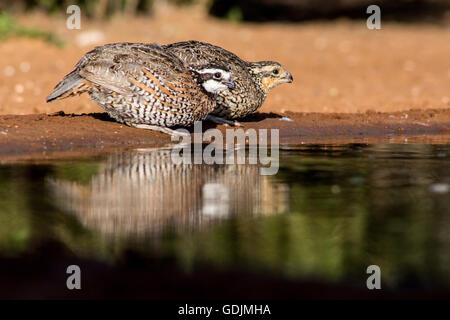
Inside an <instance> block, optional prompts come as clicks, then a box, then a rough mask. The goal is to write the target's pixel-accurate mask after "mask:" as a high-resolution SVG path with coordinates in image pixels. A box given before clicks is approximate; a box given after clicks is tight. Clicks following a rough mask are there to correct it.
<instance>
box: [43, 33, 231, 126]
mask: <svg viewBox="0 0 450 320" xmlns="http://www.w3.org/2000/svg"><path fill="white" fill-rule="evenodd" d="M234 86H235V83H234V81H233V79H232V77H231V72H230V70H229V69H228V68H227V67H226V66H225V65H223V64H218V63H208V62H205V63H204V64H203V65H200V64H196V65H195V66H193V67H192V68H190V67H186V66H185V64H184V63H183V62H182V61H181V60H180V59H179V58H177V57H176V56H175V55H173V54H171V53H168V52H166V51H165V50H164V49H163V48H162V47H160V46H159V45H157V44H143V43H125V42H124V43H112V44H107V45H104V46H100V47H96V48H95V49H94V50H92V51H90V52H88V53H87V54H85V55H84V56H83V57H82V58H81V60H80V61H79V62H78V63H77V65H76V66H75V69H74V70H73V71H72V72H70V73H69V74H68V75H66V76H65V77H64V78H63V79H62V80H61V81H60V82H59V83H58V84H57V86H56V87H55V89H54V91H53V92H52V93H51V94H50V95H49V96H48V97H47V102H50V101H53V100H56V99H62V98H66V97H69V96H73V95H77V94H81V93H83V92H87V93H89V95H90V97H91V99H92V100H93V101H95V102H96V103H97V104H98V105H99V106H100V107H102V108H103V109H105V110H106V112H107V113H108V114H109V115H110V116H111V117H112V118H114V119H115V120H117V121H118V122H121V123H125V124H127V125H129V126H133V127H137V128H143V129H151V130H157V131H161V132H165V133H169V134H178V133H177V132H176V131H175V130H172V129H170V127H173V126H189V125H191V124H193V123H194V122H195V121H198V120H203V119H204V118H205V117H206V116H207V114H208V113H210V112H211V111H212V110H214V107H215V104H216V102H215V95H217V94H218V93H219V92H220V91H223V90H228V89H230V90H231V89H233V88H234Z"/></svg>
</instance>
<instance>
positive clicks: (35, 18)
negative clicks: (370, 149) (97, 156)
mask: <svg viewBox="0 0 450 320" xmlns="http://www.w3.org/2000/svg"><path fill="white" fill-rule="evenodd" d="M71 4H76V5H78V6H79V7H80V8H81V28H80V29H79V30H77V29H74V30H71V29H68V28H67V27H66V20H67V19H68V17H69V16H70V15H69V14H67V13H66V9H67V7H68V6H69V5H71ZM371 4H377V5H379V6H380V8H381V30H369V29H368V28H367V26H366V20H367V18H368V17H369V16H370V14H367V13H366V9H367V7H368V6H369V5H371ZM449 27H450V1H448V0H398V1H387V0H380V1H373V0H338V1H331V0H321V1H317V0H315V1H314V0H260V1H256V0H244V1H237V0H231V1H230V0H165V1H163V0H97V1H87V0H77V1H76V0H71V1H69V0H18V1H17V0H14V1H13V0H2V1H0V55H1V57H2V59H0V114H29V113H41V112H55V111H58V110H64V111H65V112H76V113H81V112H99V111H101V110H100V109H99V107H97V106H96V105H95V104H94V103H93V102H91V101H90V100H89V98H88V97H87V96H85V97H81V98H76V99H67V100H62V101H57V102H54V103H52V104H47V103H45V97H46V96H47V95H48V94H49V93H50V92H51V90H52V88H53V87H54V86H55V85H56V83H57V82H58V81H59V80H60V79H61V78H62V77H63V76H64V75H65V74H67V73H68V72H70V71H71V70H72V68H73V66H74V65H75V64H76V62H77V61H78V60H79V59H80V58H81V56H82V55H83V54H84V53H85V52H87V51H89V50H91V49H92V48H93V47H95V46H97V45H102V44H104V43H108V42H118V41H129V42H158V43H160V44H165V43H171V42H176V41H184V40H189V39H195V40H201V41H206V42H210V43H213V44H216V45H219V46H222V47H224V48H226V49H228V50H230V51H232V52H234V53H236V54H237V55H238V56H240V57H241V58H243V59H245V60H276V61H278V62H280V63H281V64H283V65H284V66H285V67H286V68H287V69H288V70H289V71H290V72H291V73H292V74H293V76H294V83H292V84H290V85H283V86H280V87H278V88H276V89H274V90H273V92H271V94H270V95H269V97H268V99H267V101H266V103H265V104H264V106H263V108H262V111H265V112H270V111H278V112H280V111H283V110H286V111H288V110H289V111H298V112H365V111H368V110H371V111H373V110H375V111H399V110H408V109H411V108H421V109H430V108H432V109H435V108H449V106H450V92H449V87H448V83H449V80H450V59H448V57H449V56H450V41H449V39H450V28H449Z"/></svg>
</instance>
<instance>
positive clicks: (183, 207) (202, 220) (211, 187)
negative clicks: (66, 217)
mask: <svg viewBox="0 0 450 320" xmlns="http://www.w3.org/2000/svg"><path fill="white" fill-rule="evenodd" d="M260 167H261V166H260V165H249V164H234V165H232V164H217V165H214V166H211V165H208V164H205V163H202V164H177V163H175V162H173V161H172V152H171V150H156V151H148V150H145V149H141V150H139V151H136V150H133V151H125V152H124V151H118V152H113V153H110V154H109V155H108V156H107V158H106V159H105V162H103V163H102V164H101V165H100V166H99V168H98V171H97V172H95V173H93V174H92V176H91V178H90V180H89V181H84V183H80V182H79V181H69V180H66V179H64V177H59V178H58V177H56V176H55V177H49V178H48V179H46V184H47V187H48V188H49V192H50V194H51V196H52V198H53V199H54V200H55V205H56V206H58V207H59V208H60V209H61V210H63V211H64V212H68V213H71V214H74V215H75V216H77V217H78V219H79V220H80V222H81V223H82V224H83V225H84V226H86V227H87V228H89V229H93V230H97V231H100V232H101V233H103V234H107V235H108V236H112V237H120V236H126V235H129V234H134V235H141V236H145V235H147V236H148V235H149V234H153V235H157V234H161V233H162V232H164V231H165V230H167V228H168V227H170V228H171V230H173V229H178V230H191V231H192V230H197V229H202V228H204V227H206V226H208V225H210V224H211V223H213V222H219V221H223V219H224V218H227V217H236V216H249V215H250V216H260V215H267V214H278V213H282V212H283V211H285V210H286V208H287V207H286V204H287V190H286V189H285V186H284V185H283V184H279V183H276V182H273V181H272V180H271V179H269V178H268V177H267V176H263V175H261V174H260ZM232 172H233V173H235V174H232ZM267 195H271V196H270V197H267Z"/></svg>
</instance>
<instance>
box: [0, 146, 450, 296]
mask: <svg viewBox="0 0 450 320" xmlns="http://www.w3.org/2000/svg"><path fill="white" fill-rule="evenodd" d="M289 148H290V149H291V150H290V151H289V152H281V153H280V170H279V171H278V173H277V174H276V176H271V177H267V176H260V175H259V167H258V166H254V165H215V166H210V165H191V166H178V165H174V164H173V163H172V162H171V161H170V158H169V151H163V150H160V151H151V152H150V151H148V152H138V151H128V152H119V153H114V154H110V155H108V156H107V157H102V158H94V159H78V160H73V161H61V162H58V161H55V162H54V163H51V164H41V165H33V164H26V165H20V164H13V165H5V166H0V256H5V255H9V254H12V255H20V254H22V253H26V252H29V251H30V250H31V251H32V250H33V248H34V246H35V244H38V243H41V242H44V241H45V240H47V239H52V240H55V241H58V242H60V243H62V244H63V245H64V247H67V248H69V250H70V252H72V253H74V254H75V255H77V256H79V257H91V258H93V259H95V260H99V261H108V262H111V263H115V262H116V261H119V260H121V259H124V260H125V261H126V258H123V256H124V255H125V254H126V253H127V252H129V251H132V252H133V253H135V254H137V255H139V256H142V257H145V258H147V257H148V258H151V259H157V258H161V257H163V258H166V257H168V258H171V259H173V260H174V261H175V263H176V264H177V266H181V268H182V270H183V272H189V271H190V270H194V269H195V268H196V267H197V266H199V265H200V266H201V265H202V264H206V265H207V266H208V267H209V268H211V270H212V269H222V270H227V269H229V270H245V271H250V272H260V271H266V272H271V273H273V274H276V275H277V276H282V277H293V278H303V279H307V280H308V281H310V280H311V281H314V280H317V281H321V282H326V283H330V282H338V283H345V284H352V285H355V286H360V287H361V286H363V288H364V289H365V288H366V287H365V283H366V280H367V274H366V268H367V266H368V265H371V264H376V265H378V266H380V268H381V272H382V287H384V288H388V287H391V288H392V287H394V288H404V287H414V286H415V287H421V288H433V289H434V288H439V287H442V286H446V287H450V237H449V232H448V230H449V228H450V211H449V209H448V207H449V199H450V191H449V190H448V188H449V186H450V165H449V160H450V147H449V146H448V145H348V146H323V145H310V146H292V147H289ZM433 186H435V187H433ZM436 186H438V187H436ZM67 213H69V214H67ZM218 222H220V223H218ZM80 223H81V224H80ZM83 226H84V227H83ZM173 230H176V231H177V232H173ZM191 231H195V232H191ZM149 238H151V241H148V240H149ZM122 261H123V260H122ZM124 268H127V267H126V264H125V266H124ZM152 276H155V277H157V276H158V275H152Z"/></svg>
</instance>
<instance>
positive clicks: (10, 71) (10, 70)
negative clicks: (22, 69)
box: [3, 66, 16, 77]
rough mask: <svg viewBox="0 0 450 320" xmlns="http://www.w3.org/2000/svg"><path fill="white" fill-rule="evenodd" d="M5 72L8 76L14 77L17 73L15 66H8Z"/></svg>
mask: <svg viewBox="0 0 450 320" xmlns="http://www.w3.org/2000/svg"><path fill="white" fill-rule="evenodd" d="M3 73H4V75H5V76H7V77H12V76H13V75H14V74H15V73H16V69H14V67H13V66H6V67H5V70H3Z"/></svg>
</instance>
